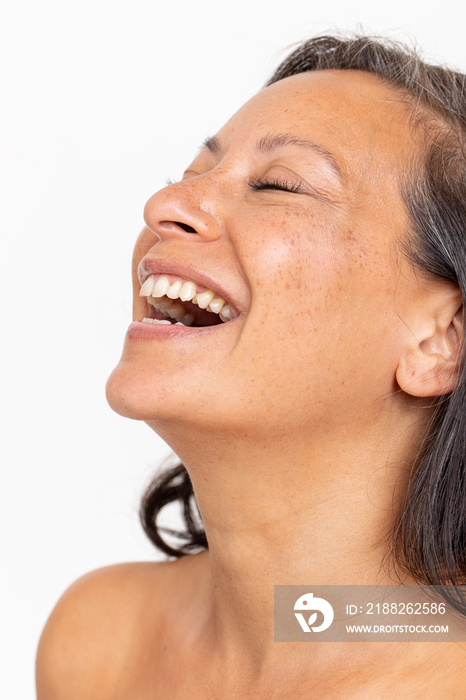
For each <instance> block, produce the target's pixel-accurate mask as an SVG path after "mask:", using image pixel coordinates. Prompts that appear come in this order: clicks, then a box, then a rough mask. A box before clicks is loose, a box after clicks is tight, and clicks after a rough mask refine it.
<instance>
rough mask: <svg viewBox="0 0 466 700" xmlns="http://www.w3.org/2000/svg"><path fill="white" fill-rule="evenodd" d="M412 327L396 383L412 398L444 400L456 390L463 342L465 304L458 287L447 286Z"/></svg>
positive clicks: (399, 364) (400, 362) (397, 372)
mask: <svg viewBox="0 0 466 700" xmlns="http://www.w3.org/2000/svg"><path fill="white" fill-rule="evenodd" d="M432 301H434V303H433V304H432V303H429V305H428V306H429V310H428V311H425V310H423V313H420V314H419V316H418V317H417V318H416V322H415V323H414V324H413V326H414V330H413V337H412V339H411V340H410V341H408V343H407V346H406V347H405V349H404V352H403V355H402V356H401V357H400V360H399V363H398V366H397V369H396V374H395V376H396V380H397V382H398V385H399V387H400V388H401V389H402V390H403V391H405V392H406V393H407V394H411V396H421V397H428V396H441V395H442V394H448V393H449V392H451V391H453V389H454V388H455V386H456V381H457V377H458V369H459V364H460V359H461V348H462V342H463V325H464V324H463V300H462V296H461V292H460V290H459V288H458V286H457V285H452V284H450V285H444V286H443V287H442V290H441V292H437V293H436V294H435V298H434V300H432V298H431V299H430V302H432Z"/></svg>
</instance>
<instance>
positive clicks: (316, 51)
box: [141, 36, 466, 614]
mask: <svg viewBox="0 0 466 700" xmlns="http://www.w3.org/2000/svg"><path fill="white" fill-rule="evenodd" d="M327 69H336V70H348V69H353V70H360V71H366V72H369V73H372V74H374V75H375V76H377V77H378V78H379V79H380V80H381V81H383V82H385V83H386V84H387V85H389V86H390V87H391V88H392V89H394V90H395V91H397V92H398V93H399V94H400V95H401V96H402V98H403V99H404V100H405V102H406V103H407V104H408V105H409V106H410V107H411V114H412V115H413V116H414V118H415V121H416V123H417V124H422V126H423V128H424V133H425V149H424V151H423V153H422V155H421V156H420V158H419V162H417V163H415V164H414V166H413V168H412V170H411V171H410V172H409V173H406V174H405V175H404V177H403V178H402V183H401V193H402V196H403V199H404V202H405V205H406V208H407V211H408V213H409V215H410V230H409V231H407V232H404V233H405V236H404V239H403V241H402V242H401V246H402V250H403V252H404V253H405V254H406V255H408V257H409V258H410V260H411V261H412V263H413V265H414V266H415V267H416V268H417V269H419V270H421V271H423V273H424V274H427V275H428V276H433V277H435V278H440V279H443V280H450V281H452V282H454V283H456V284H457V285H458V286H459V289H460V290H461V293H462V295H463V298H464V297H465V291H466V235H465V232H466V160H465V157H464V151H463V145H464V144H465V141H466V76H465V75H463V74H461V73H458V72H455V71H452V70H449V69H447V68H444V67H442V66H436V65H430V64H428V63H426V62H424V61H423V60H421V58H420V56H419V54H418V53H417V52H416V51H414V50H411V49H409V48H407V47H405V46H404V45H402V44H400V43H398V42H392V41H387V40H380V39H373V38H371V37H363V36H355V37H349V38H348V37H346V38H339V37H335V36H320V37H317V38H313V39H310V40H308V41H306V42H304V43H302V44H301V45H299V46H298V48H296V49H295V50H294V51H293V52H292V53H291V55H290V56H288V57H287V58H286V59H285V60H284V61H283V63H282V64H281V65H280V66H279V67H278V68H277V70H276V71H275V73H274V75H273V76H272V78H271V79H270V80H269V81H268V83H267V86H268V85H271V84H272V83H275V82H277V81H278V80H282V79H284V78H287V77H289V76H292V75H296V74H298V73H303V72H306V71H318V70H327ZM463 356H464V350H463V352H462V357H463ZM465 380H466V377H465V369H464V362H463V360H461V362H460V371H459V378H458V380H457V385H456V387H455V389H454V390H453V391H452V392H451V393H450V394H448V395H447V396H444V397H441V399H440V400H437V401H436V403H435V409H434V415H433V418H432V421H431V424H430V427H429V430H428V431H427V435H426V437H425V439H424V442H423V445H422V448H421V450H420V451H419V456H418V458H417V459H416V460H415V464H413V467H412V469H411V472H410V474H409V475H408V481H407V484H406V488H405V490H404V497H403V499H402V503H401V504H400V511H399V514H398V517H397V519H396V524H395V526H394V529H393V532H391V533H390V543H391V545H390V548H389V553H390V555H391V556H393V557H394V560H395V561H396V562H397V564H398V566H400V567H401V569H402V570H405V571H406V572H409V574H410V575H411V576H413V577H414V579H415V580H416V581H418V582H419V583H422V584H427V585H437V586H447V587H448V588H447V589H444V594H443V595H444V597H445V599H447V600H449V602H451V603H453V605H454V606H455V607H456V608H457V609H458V610H460V611H461V612H462V613H463V614H466V600H465V599H464V598H463V597H462V595H461V592H460V591H459V589H457V586H458V585H460V584H465V583H466V474H465V462H466V381H465ZM175 500H181V502H182V503H183V506H184V517H185V522H186V528H187V529H186V531H185V532H183V533H178V534H177V537H178V538H179V539H180V540H181V542H180V545H179V546H173V547H172V546H170V545H169V544H168V543H166V542H165V540H164V539H163V538H162V537H161V534H160V532H161V529H162V528H160V527H158V525H157V516H158V514H159V512H160V511H161V509H162V508H163V507H164V506H165V505H166V504H167V503H169V502H171V501H175ZM195 508H196V503H195V499H194V493H193V489H192V485H191V481H190V478H189V475H188V473H187V471H186V469H185V468H184V466H183V465H178V466H177V467H176V468H174V469H172V470H171V471H168V472H167V473H165V474H162V476H159V477H158V478H157V479H156V480H155V481H153V483H152V484H151V485H150V487H149V488H148V490H147V491H146V494H145V496H144V499H143V503H142V506H141V520H142V524H143V527H144V530H145V532H146V534H147V535H148V537H149V538H150V539H151V540H152V542H154V544H155V545H156V546H157V547H158V548H159V549H161V550H162V551H164V552H165V553H167V554H169V555H171V556H175V557H181V556H183V555H185V554H188V553H190V552H192V551H195V550H199V549H203V548H207V546H208V544H207V540H206V536H205V532H204V531H203V529H202V525H200V524H199V522H196V518H195ZM172 534H175V535H176V533H172Z"/></svg>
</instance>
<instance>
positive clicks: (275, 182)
mask: <svg viewBox="0 0 466 700" xmlns="http://www.w3.org/2000/svg"><path fill="white" fill-rule="evenodd" d="M165 182H166V184H167V185H168V186H170V185H174V184H175V180H172V179H171V178H170V177H168V178H167V179H166V181H165ZM248 185H249V187H250V188H251V189H253V190H254V191H255V192H259V191H260V190H281V191H283V192H301V183H300V182H299V183H291V182H288V181H287V180H280V179H279V178H274V179H272V180H261V178H260V177H253V178H252V179H251V180H249V182H248Z"/></svg>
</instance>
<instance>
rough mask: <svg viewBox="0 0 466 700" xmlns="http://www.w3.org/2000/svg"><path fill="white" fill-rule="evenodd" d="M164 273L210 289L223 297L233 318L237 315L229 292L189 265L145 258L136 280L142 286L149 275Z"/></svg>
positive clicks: (236, 308) (214, 280)
mask: <svg viewBox="0 0 466 700" xmlns="http://www.w3.org/2000/svg"><path fill="white" fill-rule="evenodd" d="M164 273H165V274H167V275H177V276H178V277H182V278H183V279H185V280H189V281H191V282H194V283H197V284H199V285H200V286H201V287H206V288H207V289H211V290H212V291H213V292H216V293H217V294H219V295H220V296H221V297H223V299H225V301H226V302H227V303H228V304H229V306H230V309H231V311H232V313H233V315H234V316H237V315H239V313H240V311H239V309H238V307H237V306H236V304H235V302H234V301H233V300H232V299H231V296H230V294H229V292H227V291H226V290H225V289H224V287H223V286H222V284H221V283H220V282H218V281H217V280H216V279H215V278H213V277H210V276H209V275H206V273H205V272H202V270H199V269H197V268H195V267H192V266H191V265H189V264H186V263H182V262H176V261H174V260H169V259H167V258H158V257H149V256H146V257H144V258H143V259H142V260H141V262H140V263H139V267H138V278H139V282H140V283H141V285H142V284H144V282H145V280H146V279H147V278H148V277H149V276H150V275H154V274H164Z"/></svg>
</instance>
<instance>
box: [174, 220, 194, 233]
mask: <svg viewBox="0 0 466 700" xmlns="http://www.w3.org/2000/svg"><path fill="white" fill-rule="evenodd" d="M175 224H176V225H177V226H179V227H180V228H182V229H183V231H186V233H196V229H194V228H193V227H192V226H188V224H183V222H182V221H175Z"/></svg>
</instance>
